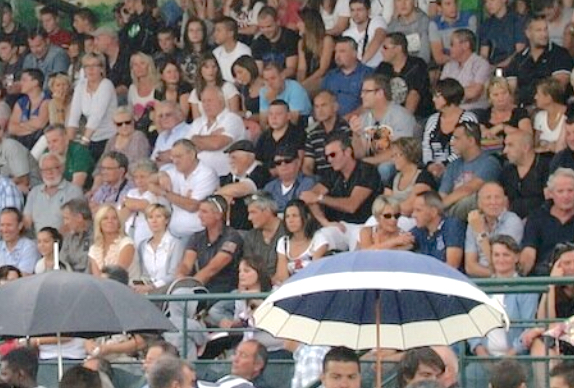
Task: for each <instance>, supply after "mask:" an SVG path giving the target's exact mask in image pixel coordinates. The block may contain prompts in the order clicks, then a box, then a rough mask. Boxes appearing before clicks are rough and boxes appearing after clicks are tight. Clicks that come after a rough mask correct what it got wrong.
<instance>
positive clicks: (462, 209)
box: [439, 122, 501, 221]
mask: <svg viewBox="0 0 574 388" xmlns="http://www.w3.org/2000/svg"><path fill="white" fill-rule="evenodd" d="M452 135H453V136H452V146H453V148H454V149H455V151H456V153H457V154H458V155H460V158H459V159H457V160H455V161H454V162H452V163H450V164H449V165H448V167H447V168H446V171H445V173H444V176H443V177H442V180H441V183H440V187H439V193H440V195H441V197H442V200H443V203H444V205H445V207H447V208H448V209H449V213H450V214H452V215H454V216H456V217H458V218H459V219H461V220H462V221H466V219H467V216H468V213H469V212H470V211H471V210H473V209H474V208H476V195H475V194H476V193H477V192H478V190H479V189H480V188H481V187H482V185H483V184H484V183H486V182H490V181H496V180H498V178H499V176H500V172H501V167H500V163H499V162H498V161H497V160H496V159H495V158H494V157H493V156H491V155H490V154H488V153H486V152H483V151H482V150H481V148H480V137H481V134H480V127H479V126H478V124H477V123H473V122H462V123H461V124H459V125H458V126H456V128H455V129H454V132H453V134H452Z"/></svg>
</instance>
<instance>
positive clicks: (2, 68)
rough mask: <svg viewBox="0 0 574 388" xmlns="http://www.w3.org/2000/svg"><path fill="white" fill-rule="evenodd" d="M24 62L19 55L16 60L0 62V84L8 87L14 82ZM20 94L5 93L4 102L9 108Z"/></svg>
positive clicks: (18, 76)
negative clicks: (13, 61)
mask: <svg viewBox="0 0 574 388" xmlns="http://www.w3.org/2000/svg"><path fill="white" fill-rule="evenodd" d="M23 63H24V57H23V56H19V57H18V60H17V61H16V62H15V63H4V62H0V80H1V82H2V86H3V87H4V88H8V87H10V86H11V85H13V84H14V82H16V81H18V79H19V78H20V72H21V71H22V64H23ZM19 96H20V94H19V93H16V94H7V95H6V98H5V100H6V103H7V104H8V105H9V106H10V108H13V107H14V104H15V103H16V100H18V97H19Z"/></svg>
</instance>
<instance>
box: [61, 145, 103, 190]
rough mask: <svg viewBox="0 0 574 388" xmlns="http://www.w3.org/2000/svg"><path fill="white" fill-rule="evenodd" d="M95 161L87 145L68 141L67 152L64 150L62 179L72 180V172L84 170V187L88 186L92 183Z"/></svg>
mask: <svg viewBox="0 0 574 388" xmlns="http://www.w3.org/2000/svg"><path fill="white" fill-rule="evenodd" d="M94 167H95V163H94V159H93V158H92V154H90V151H89V150H88V148H87V147H85V146H83V145H81V144H79V143H76V142H73V141H72V142H70V144H69V145H68V152H66V166H65V169H64V179H65V180H67V181H70V182H71V181H72V179H73V177H74V173H76V172H85V173H87V174H88V177H87V179H86V183H85V184H84V188H86V189H87V188H89V186H91V184H92V179H91V177H92V172H93V171H94Z"/></svg>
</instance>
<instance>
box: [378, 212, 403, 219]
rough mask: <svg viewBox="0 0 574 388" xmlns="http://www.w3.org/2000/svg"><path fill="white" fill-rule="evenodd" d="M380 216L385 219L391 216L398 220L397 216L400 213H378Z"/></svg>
mask: <svg viewBox="0 0 574 388" xmlns="http://www.w3.org/2000/svg"><path fill="white" fill-rule="evenodd" d="M380 216H382V217H383V218H384V219H387V220H390V219H391V218H394V219H395V220H398V219H399V217H400V216H401V213H382V214H380Z"/></svg>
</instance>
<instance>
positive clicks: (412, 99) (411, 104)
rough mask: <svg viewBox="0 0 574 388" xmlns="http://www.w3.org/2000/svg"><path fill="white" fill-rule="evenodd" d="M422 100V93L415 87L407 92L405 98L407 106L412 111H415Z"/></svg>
mask: <svg viewBox="0 0 574 388" xmlns="http://www.w3.org/2000/svg"><path fill="white" fill-rule="evenodd" d="M420 100H421V95H420V94H419V92H417V91H416V90H414V89H411V90H410V91H409V93H408V94H407V99H406V100H405V108H407V109H408V110H409V112H411V113H413V114H414V113H415V112H416V110H417V107H418V106H419V102H420Z"/></svg>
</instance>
